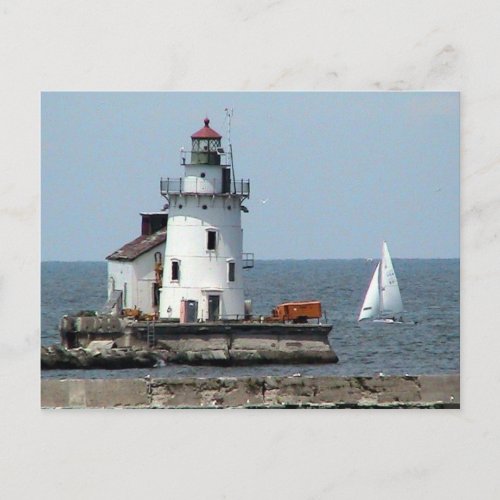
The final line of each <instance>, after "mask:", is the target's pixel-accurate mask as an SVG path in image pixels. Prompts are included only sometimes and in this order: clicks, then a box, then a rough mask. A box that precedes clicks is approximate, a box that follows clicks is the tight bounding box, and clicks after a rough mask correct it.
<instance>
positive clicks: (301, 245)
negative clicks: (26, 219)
mask: <svg viewBox="0 0 500 500" xmlns="http://www.w3.org/2000/svg"><path fill="white" fill-rule="evenodd" d="M226 108H229V109H233V117H232V122H231V142H232V146H233V154H234V168H235V173H236V178H237V179H250V181H251V196H250V199H249V200H247V201H246V202H245V205H246V206H247V208H248V209H249V213H247V214H245V213H242V225H243V228H244V242H243V250H244V251H245V252H254V253H255V258H256V259H338V258H342V259H352V258H377V257H379V256H380V252H381V244H382V241H383V240H386V241H387V243H388V245H389V249H390V251H391V255H392V256H393V258H398V257H399V258H458V257H459V252H460V214H459V208H460V184H459V181H460V109H459V108H460V94H459V93H458V92H144V93H142V92H81V93H80V92H44V93H42V97H41V130H42V135H41V179H42V185H41V194H42V214H41V228H42V248H41V258H42V261H103V260H104V259H105V257H106V256H107V255H108V254H110V253H111V252H113V251H114V250H117V249H118V248H120V247H121V246H122V245H124V244H125V243H127V242H129V241H130V240H132V239H134V238H136V237H137V236H139V235H140V227H141V219H140V216H139V212H141V211H156V210H160V209H161V208H162V207H163V205H164V204H165V200H164V198H162V196H161V195H160V190H159V185H160V178H161V177H181V176H182V175H183V168H182V166H181V165H180V163H179V150H180V148H181V147H184V148H185V149H186V150H189V149H190V142H191V140H190V136H191V134H192V133H193V132H195V131H197V130H198V129H200V128H201V127H202V126H203V119H204V118H205V116H207V117H208V118H210V126H211V127H212V128H214V129H215V130H216V131H218V132H219V133H220V134H221V135H223V141H224V140H225V139H226V138H227V122H226V119H225V111H224V110H225V109H226ZM266 200H267V201H266Z"/></svg>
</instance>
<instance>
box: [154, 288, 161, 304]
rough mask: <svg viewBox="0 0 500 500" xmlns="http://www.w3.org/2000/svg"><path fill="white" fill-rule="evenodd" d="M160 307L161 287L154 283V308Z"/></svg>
mask: <svg viewBox="0 0 500 500" xmlns="http://www.w3.org/2000/svg"><path fill="white" fill-rule="evenodd" d="M158 305H160V285H159V284H158V283H153V306H158Z"/></svg>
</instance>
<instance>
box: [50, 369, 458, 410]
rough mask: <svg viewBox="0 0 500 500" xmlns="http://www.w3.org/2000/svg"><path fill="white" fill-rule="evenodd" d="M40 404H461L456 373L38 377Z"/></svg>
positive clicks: (276, 406) (226, 406) (240, 405)
mask: <svg viewBox="0 0 500 500" xmlns="http://www.w3.org/2000/svg"><path fill="white" fill-rule="evenodd" d="M41 404H42V407H44V408H460V376H459V375H458V374H452V375H418V376H387V377H333V376H331V377H302V376H293V377H238V378H233V377H224V378H163V379H149V380H146V379H66V380H54V379H42V384H41Z"/></svg>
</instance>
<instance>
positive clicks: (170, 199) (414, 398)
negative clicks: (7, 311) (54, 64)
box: [40, 91, 460, 409]
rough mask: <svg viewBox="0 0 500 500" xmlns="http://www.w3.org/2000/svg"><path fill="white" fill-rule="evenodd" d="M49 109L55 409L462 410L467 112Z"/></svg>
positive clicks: (303, 96) (251, 102) (44, 254)
mask: <svg viewBox="0 0 500 500" xmlns="http://www.w3.org/2000/svg"><path fill="white" fill-rule="evenodd" d="M40 101H41V102H40V105H41V121H40V128H41V152H40V155H41V407H42V408H47V409H50V408H79V409H82V408H88V409H95V408H134V409H190V408H207V409H225V408H233V409H234V408H241V409H271V408H272V409H345V408H353V409H378V408H380V409H387V408H393V409H412V408H425V409H457V408H460V93H459V92H455V91H439V92H438V91H419V92H417V91H398V92H391V91H358V92H354V91H353V92H349V91H344V92H334V91H328V92H327V91H324V92H322V91H307V92H306V91H259V92H253V91H239V92H208V91H207V92H199V91H196V92H194V91H193V92H188V91H185V92H173V91H169V92H97V91H96V92H63V91H52V92H42V93H41V95H40Z"/></svg>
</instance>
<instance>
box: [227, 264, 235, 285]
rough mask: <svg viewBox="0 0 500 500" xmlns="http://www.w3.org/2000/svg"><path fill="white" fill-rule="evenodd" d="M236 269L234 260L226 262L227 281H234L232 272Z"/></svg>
mask: <svg viewBox="0 0 500 500" xmlns="http://www.w3.org/2000/svg"><path fill="white" fill-rule="evenodd" d="M235 270H236V265H235V263H234V262H228V268H227V277H228V281H234V273H235Z"/></svg>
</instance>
